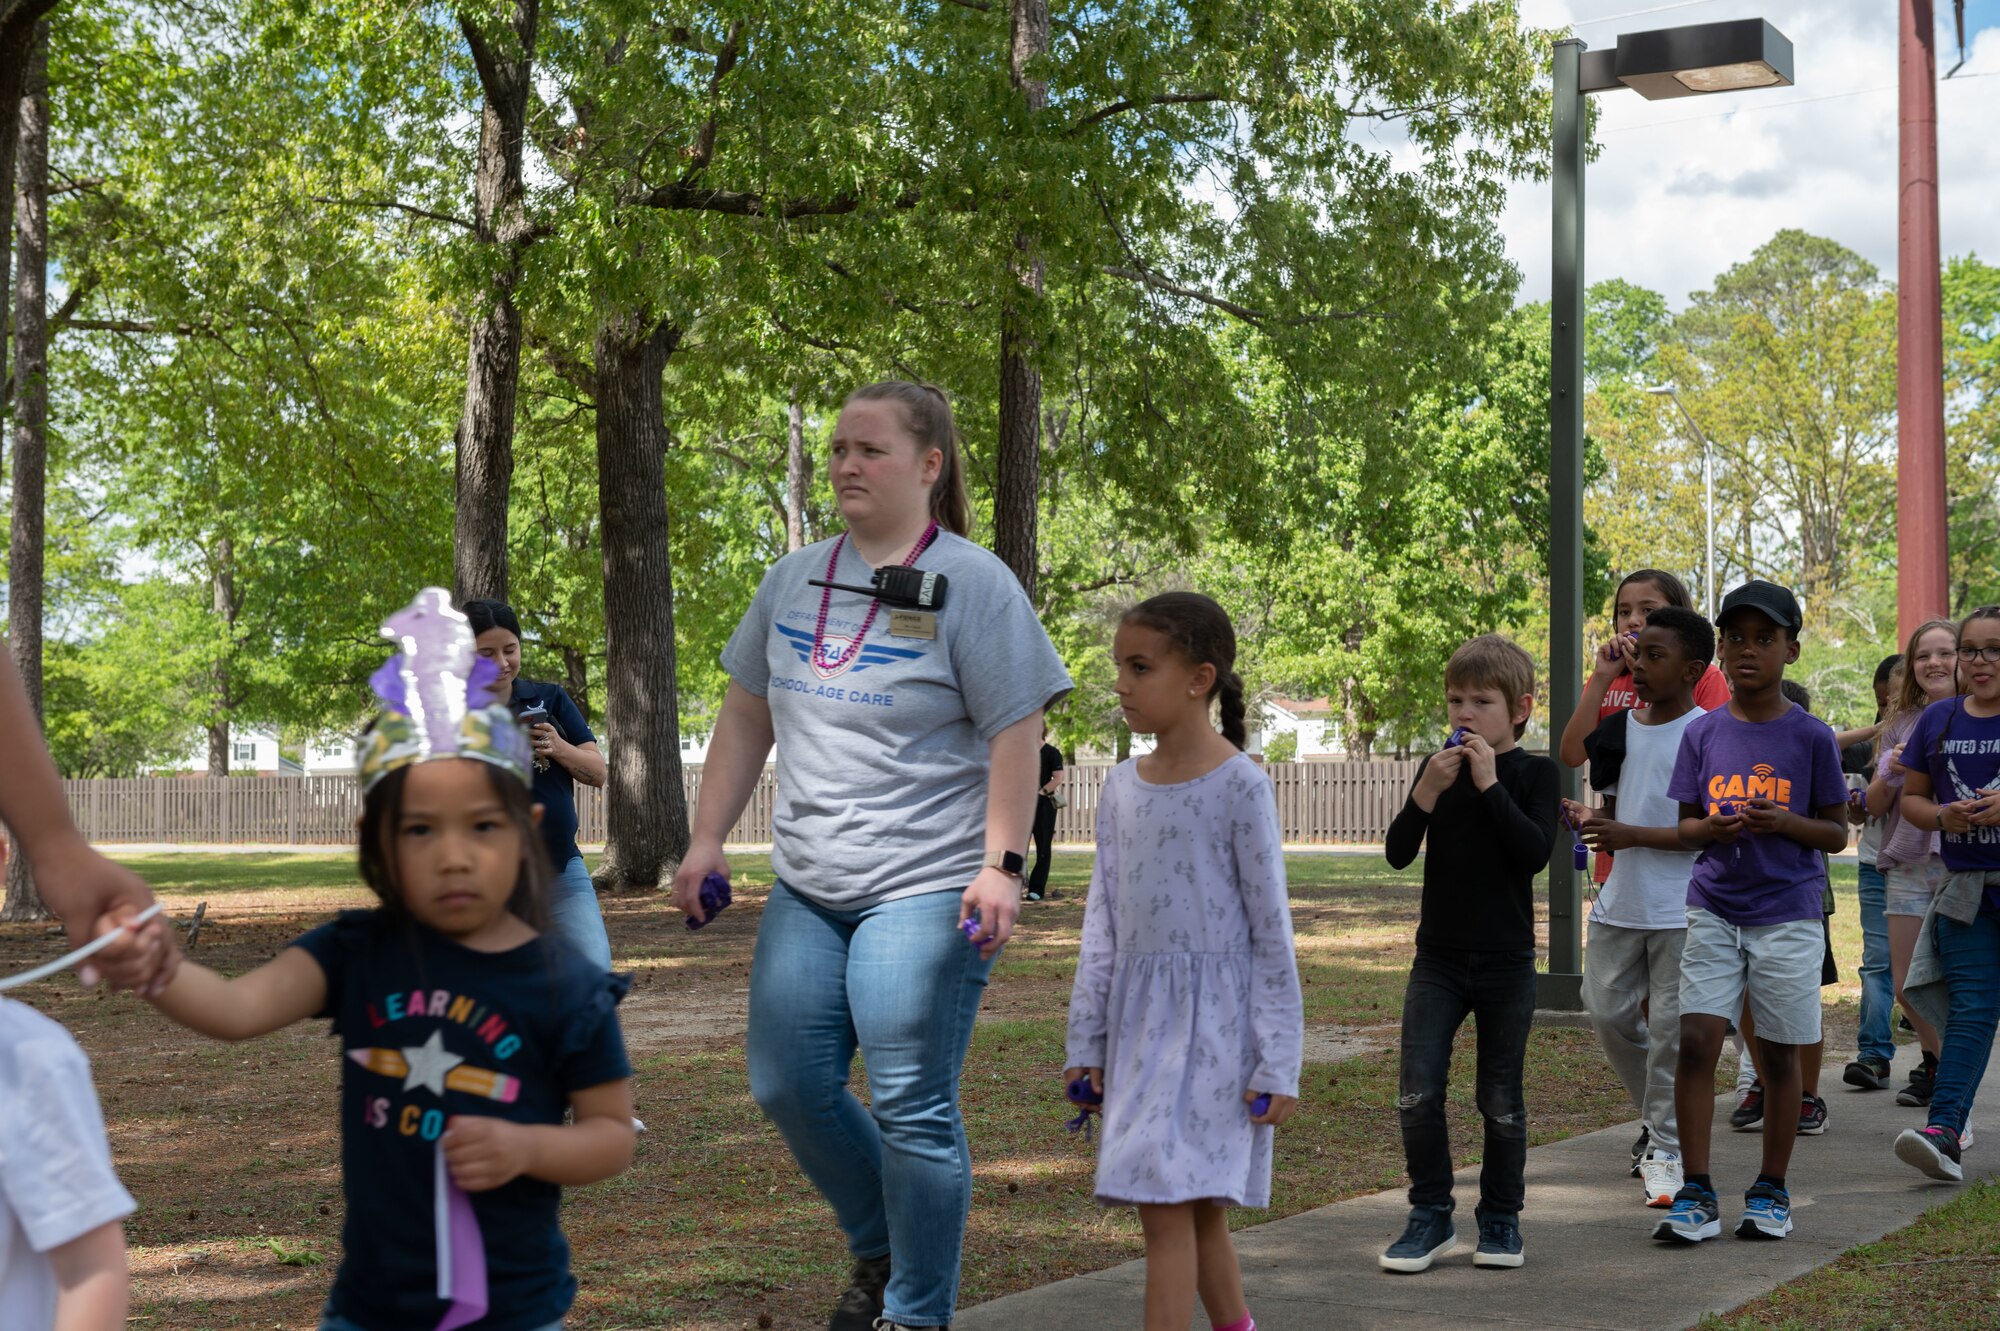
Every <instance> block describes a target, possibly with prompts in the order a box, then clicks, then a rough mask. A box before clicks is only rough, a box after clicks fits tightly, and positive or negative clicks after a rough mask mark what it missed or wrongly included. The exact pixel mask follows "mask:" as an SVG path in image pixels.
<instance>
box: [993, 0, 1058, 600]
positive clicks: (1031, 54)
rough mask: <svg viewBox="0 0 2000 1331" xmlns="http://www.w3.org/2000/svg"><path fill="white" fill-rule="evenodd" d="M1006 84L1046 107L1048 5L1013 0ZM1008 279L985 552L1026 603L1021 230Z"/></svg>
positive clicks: (1031, 489)
mask: <svg viewBox="0 0 2000 1331" xmlns="http://www.w3.org/2000/svg"><path fill="white" fill-rule="evenodd" d="M1011 33H1012V39H1013V40H1012V47H1011V50H1010V51H1009V53H1008V60H1009V69H1010V71H1011V76H1012V78H1013V82H1014V87H1015V88H1016V89H1018V90H1019V91H1020V94H1021V99H1022V101H1023V102H1024V103H1026V105H1027V108H1028V112H1029V118H1030V119H1031V120H1032V119H1033V118H1034V116H1035V114H1036V113H1038V112H1040V111H1042V110H1043V109H1044V108H1046V107H1047V106H1048V103H1049V85H1048V83H1047V82H1046V81H1045V80H1042V79H1037V78H1033V77H1030V76H1029V73H1028V65H1029V63H1030V62H1031V61H1033V60H1035V59H1037V58H1039V57H1041V56H1044V55H1047V54H1048V50H1049V6H1048V0H1013V3H1012V23H1011ZM1013 270H1014V281H1013V283H1012V284H1010V287H1009V290H1008V293H1007V298H1006V299H1005V300H1004V301H1002V302H1001V308H1000V422H999V437H998V438H997V439H996V440H995V443H994V460H993V553H994V554H996V555H998V556H1000V562H1001V563H1003V564H1005V565H1006V566H1007V567H1008V568H1010V569H1013V570H1014V576H1015V577H1016V578H1019V579H1020V580H1021V587H1022V589H1023V590H1024V591H1026V592H1027V593H1028V599H1029V600H1030V601H1033V600H1034V599H1035V582H1036V575H1037V571H1038V569H1039V567H1040V562H1041V561H1040V555H1039V553H1038V546H1037V540H1038V536H1039V533H1038V532H1037V530H1036V528H1037V526H1038V523H1037V516H1038V513H1039V506H1040V500H1041V488H1042V372H1041V370H1040V369H1039V368H1038V367H1037V365H1036V363H1035V354H1036V346H1035V339H1034V331H1033V320H1032V318H1031V317H1030V315H1029V310H1030V309H1031V308H1032V307H1033V306H1035V305H1038V304H1039V303H1040V301H1041V296H1042V279H1043V264H1042V260H1041V256H1040V255H1038V254H1037V253H1036V252H1035V245H1034V241H1033V238H1032V237H1030V236H1029V235H1028V233H1027V232H1026V231H1018V232H1016V233H1015V236H1014V264H1013Z"/></svg>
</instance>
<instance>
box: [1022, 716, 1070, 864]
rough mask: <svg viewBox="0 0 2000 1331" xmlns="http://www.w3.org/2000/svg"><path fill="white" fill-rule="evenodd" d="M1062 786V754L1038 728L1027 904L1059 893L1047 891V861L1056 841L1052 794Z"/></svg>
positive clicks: (1054, 804)
mask: <svg viewBox="0 0 2000 1331" xmlns="http://www.w3.org/2000/svg"><path fill="white" fill-rule="evenodd" d="M1062 783H1063V757H1062V751H1061V750H1060V749H1058V748H1056V746H1055V745H1053V744H1051V743H1049V728H1048V727H1047V726H1043V727H1042V784H1041V785H1040V787H1038V788H1037V790H1036V794H1035V832H1034V837H1035V867H1034V868H1033V869H1030V870H1029V871H1028V885H1027V889H1026V892H1025V895H1026V896H1027V898H1028V900H1030V901H1041V900H1043V899H1045V898H1046V899H1048V900H1050V901H1053V900H1055V899H1056V898H1057V897H1059V896H1061V895H1062V893H1060V892H1055V891H1051V890H1050V889H1049V860H1050V856H1051V854H1052V852H1053V850H1054V843H1055V838H1056V802H1055V799H1054V796H1055V793H1056V791H1057V790H1059V789H1060V788H1061V787H1062Z"/></svg>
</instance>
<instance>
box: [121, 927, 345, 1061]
mask: <svg viewBox="0 0 2000 1331" xmlns="http://www.w3.org/2000/svg"><path fill="white" fill-rule="evenodd" d="M150 1001H151V1002H152V1004H153V1006H154V1007H156V1008H158V1009H159V1010H160V1011H162V1012H164V1013H166V1014H167V1015H168V1016H169V1017H172V1018H173V1019H174V1020H175V1021H177V1022H179V1023H180V1024H181V1025H183V1026H185V1027H187V1028H188V1029H189V1030H192V1031H199V1032H200V1033H201V1034H203V1035H206V1036H210V1037H212V1038H214V1039H217V1040H249V1039H253V1038H255V1037H256V1036H259V1035H268V1034H269V1033H270V1032H272V1031H276V1030H282V1029H284V1028H285V1027H287V1026H289V1025H291V1024H292V1023H293V1022H295V1021H304V1020H305V1019H306V1018H307V1017H311V1016H314V1015H316V1014H317V1013H319V1012H321V1011H322V1010H324V1009H325V1007H326V972H325V971H322V970H321V969H320V968H319V962H317V961H315V960H314V959H313V956H312V954H311V953H310V952H307V951H306V950H305V949H304V948H302V947H288V948H286V949H285V950H284V951H283V952H280V953H279V954H278V955H277V956H276V957H274V958H272V959H271V960H270V961H267V962H265V963H264V964H263V965H261V966H259V967H258V968H257V969H256V970H254V971H251V972H249V973H248V974H247V975H239V976H237V977H236V978H235V979H233V980H227V979H224V978H223V977H222V976H220V975H217V974H216V973H215V972H214V971H212V970H210V969H209V968H208V967H206V966H200V965H196V964H195V963H194V962H192V961H183V962H182V963H181V965H180V969H179V970H177V971H175V972H174V978H173V982H172V983H170V984H169V985H168V986H167V988H166V991H165V992H164V993H162V994H161V995H160V996H159V997H157V998H154V999H151V1000H150Z"/></svg>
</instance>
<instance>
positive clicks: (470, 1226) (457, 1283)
mask: <svg viewBox="0 0 2000 1331" xmlns="http://www.w3.org/2000/svg"><path fill="white" fill-rule="evenodd" d="M436 1178H437V1187H436V1192H435V1197H436V1218H437V1271H438V1289H437V1293H438V1297H439V1298H441V1299H449V1300H450V1301H451V1307H449V1308H447V1309H445V1314H444V1318H443V1320H441V1321H440V1322H439V1323H438V1324H437V1331H455V1328H457V1327H461V1326H469V1325H471V1324H472V1323H474V1322H476V1321H478V1320H480V1319H481V1318H482V1317H484V1316H486V1308H487V1300H486V1240H485V1237H484V1236H483V1235H482V1234H480V1232H479V1217H478V1216H477V1215H475V1214H473V1211H472V1198H470V1197H468V1196H466V1195H465V1189H463V1188H461V1187H459V1186H458V1184H456V1183H454V1182H452V1179H451V1171H450V1170H448V1169H446V1168H445V1163H444V1143H443V1142H442V1141H440V1142H439V1143H438V1145H437V1173H436Z"/></svg>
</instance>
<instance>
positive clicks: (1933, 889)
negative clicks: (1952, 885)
mask: <svg viewBox="0 0 2000 1331" xmlns="http://www.w3.org/2000/svg"><path fill="white" fill-rule="evenodd" d="M1949 877H1951V870H1949V869H1947V868H1945V867H1944V861H1943V860H1941V859H1939V858H1937V856H1935V855H1931V856H1927V857H1925V858H1924V859H1921V860H1918V861H1917V862H1916V863H1915V864H1898V865H1896V866H1895V867H1894V868H1890V869H1884V870H1883V871H1882V878H1883V881H1885V882H1886V883H1887V884H1888V889H1887V895H1886V896H1885V897H1884V898H1883V903H1884V904H1883V907H1882V913H1883V914H1884V915H1916V916H1921V915H1923V913H1924V912H1925V911H1927V910H1929V909H1930V907H1931V898H1932V897H1934V896H1936V895H1937V894H1938V889H1939V888H1941V887H1943V886H1944V880H1945V879H1947V878H1949Z"/></svg>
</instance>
